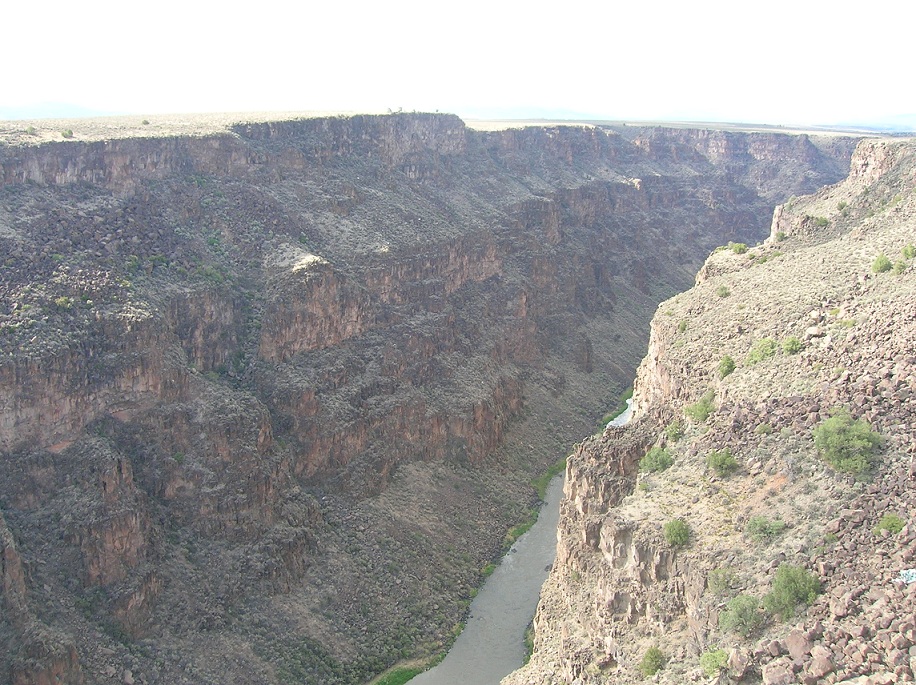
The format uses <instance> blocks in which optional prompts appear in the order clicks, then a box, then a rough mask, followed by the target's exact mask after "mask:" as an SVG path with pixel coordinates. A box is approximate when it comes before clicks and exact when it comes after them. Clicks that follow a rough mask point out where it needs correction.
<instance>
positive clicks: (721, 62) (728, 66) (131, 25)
mask: <svg viewBox="0 0 916 685" xmlns="http://www.w3.org/2000/svg"><path fill="white" fill-rule="evenodd" d="M844 7H847V8H848V7H854V8H855V9H854V11H855V14H851V13H850V12H849V11H848V10H845V9H844ZM914 20H916V3H913V2H910V1H908V0H897V1H895V2H893V3H892V2H890V1H886V0H873V1H872V2H869V3H863V4H860V5H853V6H851V5H848V4H847V5H845V6H844V5H842V4H840V3H837V2H831V3H827V2H821V1H820V0H818V1H816V2H808V1H806V0H793V1H791V2H789V1H785V0H776V1H774V2H766V3H755V4H750V3H739V2H719V1H718V0H699V1H697V2H687V1H684V2H668V1H667V0H661V1H655V2H653V1H652V0H643V1H642V2H629V3H623V2H616V3H615V2H611V1H604V2H585V1H582V0H565V1H564V2H562V3H560V2H551V3H541V4H539V3H537V2H534V1H533V0H528V1H527V2H516V1H514V0H513V1H500V0H489V1H481V0H469V1H468V2H463V3H436V2H430V1H429V0H427V1H426V2H414V1H412V0H387V1H386V0H376V1H374V2H363V1H362V0H351V1H350V2H346V1H345V0H344V1H340V0H326V1H324V2H308V1H306V2H298V3H296V2H278V1H277V0H260V1H259V2H249V3H245V4H234V3H232V2H229V1H223V2H220V3H215V2H209V1H203V2H201V1H195V0H181V1H177V0H145V1H143V2H131V1H130V0H117V1H109V0H84V1H82V2H80V0H70V1H68V2H59V1H57V0H52V1H44V2H42V1H41V0H36V1H35V2H31V3H25V2H16V3H10V4H8V5H7V6H6V7H5V8H4V10H3V24H4V30H3V34H4V35H3V42H2V53H3V55H4V63H5V65H6V68H5V69H4V76H3V80H2V81H0V108H2V107H6V108H9V107H14V106H23V105H31V104H35V103H41V102H64V103H69V104H73V105H79V106H83V107H87V108H91V109H94V110H103V111H108V112H118V113H136V114H155V113H165V112H207V111H252V110H257V111H263V110H347V111H349V110H362V111H384V110H386V109H389V108H391V109H398V108H403V109H405V110H413V109H417V110H425V111H432V110H440V111H452V112H457V113H459V114H463V115H466V116H468V115H471V116H473V115H486V114H488V113H489V115H498V114H500V113H514V114H518V115H524V114H525V112H526V111H527V112H528V113H529V114H532V115H536V114H538V113H540V112H542V111H557V110H560V111H564V112H577V113H582V114H587V115H591V116H597V115H600V116H604V117H607V118H619V119H640V118H642V119H664V118H668V119H695V120H711V119H712V120H725V121H749V122H761V123H775V124H788V123H840V122H868V121H876V120H881V119H886V118H888V117H893V116H899V115H910V114H914V113H916V88H914V87H913V83H912V76H913V70H912V65H913V61H914V59H913V45H914V39H913V31H914V27H916V22H914Z"/></svg>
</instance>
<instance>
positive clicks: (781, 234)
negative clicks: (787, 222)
mask: <svg viewBox="0 0 916 685" xmlns="http://www.w3.org/2000/svg"><path fill="white" fill-rule="evenodd" d="M787 237H788V236H787V235H786V232H785V231H776V241H777V242H780V243H781V242H782V241H783V240H785V239H786V238H787Z"/></svg>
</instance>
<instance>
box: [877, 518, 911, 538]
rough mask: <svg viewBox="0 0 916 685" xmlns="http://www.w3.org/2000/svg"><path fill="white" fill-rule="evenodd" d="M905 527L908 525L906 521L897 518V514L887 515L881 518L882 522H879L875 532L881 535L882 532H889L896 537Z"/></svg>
mask: <svg viewBox="0 0 916 685" xmlns="http://www.w3.org/2000/svg"><path fill="white" fill-rule="evenodd" d="M904 525H906V524H905V522H904V520H903V519H902V518H900V517H899V516H897V514H885V515H884V516H882V517H881V520H880V521H878V525H877V527H876V528H875V532H876V533H880V532H881V531H882V530H889V531H890V532H891V533H892V534H894V535H896V534H897V533H899V532H900V531H901V530H903V526H904Z"/></svg>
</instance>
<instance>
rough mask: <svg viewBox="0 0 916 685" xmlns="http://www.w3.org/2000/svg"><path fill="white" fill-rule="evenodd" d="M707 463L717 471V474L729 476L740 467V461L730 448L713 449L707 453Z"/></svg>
mask: <svg viewBox="0 0 916 685" xmlns="http://www.w3.org/2000/svg"><path fill="white" fill-rule="evenodd" d="M706 465H707V466H708V467H709V468H711V469H712V470H713V471H715V472H716V475H717V476H722V477H724V476H727V475H729V474H730V473H733V472H735V471H736V470H737V469H738V462H737V461H735V458H734V457H733V456H732V452H731V450H729V449H724V450H713V451H712V452H710V453H709V454H708V455H706Z"/></svg>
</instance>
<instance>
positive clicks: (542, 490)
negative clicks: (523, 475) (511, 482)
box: [531, 457, 566, 501]
mask: <svg viewBox="0 0 916 685" xmlns="http://www.w3.org/2000/svg"><path fill="white" fill-rule="evenodd" d="M565 470H566V457H563V458H562V459H560V460H559V461H556V462H554V463H553V464H551V466H550V468H548V469H547V471H546V472H545V473H544V474H543V475H542V476H540V477H538V478H535V479H534V480H533V481H531V485H532V486H534V489H535V490H536V491H537V493H538V498H539V499H540V500H541V501H543V500H544V498H545V497H547V486H548V485H550V481H552V480H553V479H554V477H555V476H557V475H559V474H560V473H562V472H563V471H565Z"/></svg>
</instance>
